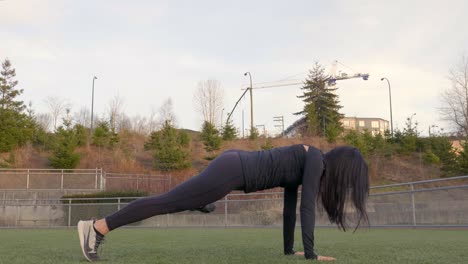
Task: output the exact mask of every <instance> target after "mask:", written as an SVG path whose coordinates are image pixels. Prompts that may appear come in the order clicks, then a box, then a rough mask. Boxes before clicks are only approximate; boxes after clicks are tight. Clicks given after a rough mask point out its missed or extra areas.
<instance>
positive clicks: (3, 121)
mask: <svg viewBox="0 0 468 264" xmlns="http://www.w3.org/2000/svg"><path fill="white" fill-rule="evenodd" d="M15 76H16V71H15V69H13V68H12V66H11V63H10V61H9V60H8V59H6V60H5V61H4V62H3V63H2V70H1V72H0V152H7V151H11V150H12V149H14V148H15V147H17V146H21V145H23V144H25V143H26V142H27V141H29V140H30V139H31V138H32V135H33V131H34V122H33V118H32V117H29V116H28V115H27V114H26V113H25V111H24V110H25V109H26V106H25V105H24V103H23V101H19V100H17V99H16V98H17V97H18V96H19V95H21V93H23V90H21V89H16V88H15V87H16V85H17V84H18V81H16V80H15Z"/></svg>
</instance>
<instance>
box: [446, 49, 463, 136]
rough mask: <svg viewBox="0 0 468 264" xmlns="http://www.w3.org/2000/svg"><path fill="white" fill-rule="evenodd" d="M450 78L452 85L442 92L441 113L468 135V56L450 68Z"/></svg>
mask: <svg viewBox="0 0 468 264" xmlns="http://www.w3.org/2000/svg"><path fill="white" fill-rule="evenodd" d="M449 80H450V81H451V82H452V87H451V88H449V89H447V90H445V91H443V92H442V95H441V98H442V99H441V100H442V107H441V108H440V114H441V116H442V118H443V119H444V120H446V121H448V122H449V123H450V124H451V125H453V126H454V127H455V128H457V130H458V131H459V132H461V133H462V134H463V135H465V136H468V57H466V56H465V55H464V56H462V57H461V59H460V61H459V62H458V64H457V65H455V67H453V68H452V69H451V70H450V76H449Z"/></svg>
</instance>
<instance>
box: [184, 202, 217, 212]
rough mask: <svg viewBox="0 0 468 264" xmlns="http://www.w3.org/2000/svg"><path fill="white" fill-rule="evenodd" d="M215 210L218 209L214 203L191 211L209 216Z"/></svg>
mask: <svg viewBox="0 0 468 264" xmlns="http://www.w3.org/2000/svg"><path fill="white" fill-rule="evenodd" d="M215 209H216V205H215V204H214V203H210V204H207V205H205V206H202V207H198V208H196V209H192V210H190V211H199V212H202V213H205V214H208V213H211V212H213V211H214V210H215Z"/></svg>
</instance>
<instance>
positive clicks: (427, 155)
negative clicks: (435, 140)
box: [423, 150, 440, 164]
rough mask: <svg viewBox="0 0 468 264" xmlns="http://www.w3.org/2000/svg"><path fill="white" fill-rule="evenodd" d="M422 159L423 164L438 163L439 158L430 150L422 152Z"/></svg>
mask: <svg viewBox="0 0 468 264" xmlns="http://www.w3.org/2000/svg"><path fill="white" fill-rule="evenodd" d="M423 161H424V163H425V164H440V158H439V157H437V155H435V154H434V153H432V151H430V150H429V151H426V152H424V155H423Z"/></svg>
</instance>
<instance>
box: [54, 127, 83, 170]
mask: <svg viewBox="0 0 468 264" xmlns="http://www.w3.org/2000/svg"><path fill="white" fill-rule="evenodd" d="M63 123H64V125H63V126H60V127H59V128H58V129H57V132H56V133H55V144H54V145H53V147H52V155H51V156H50V157H49V161H50V165H51V166H52V167H53V168H56V169H74V168H76V166H77V165H78V163H79V162H80V154H78V153H75V149H76V147H77V140H76V135H75V133H74V130H73V129H71V127H70V125H71V122H70V121H69V120H64V121H63Z"/></svg>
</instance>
